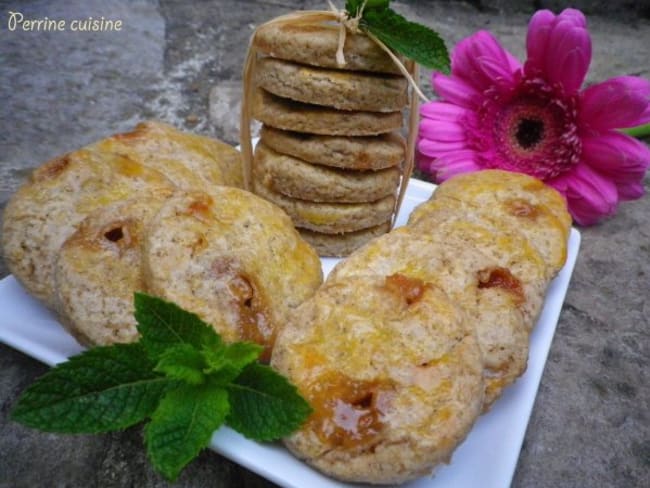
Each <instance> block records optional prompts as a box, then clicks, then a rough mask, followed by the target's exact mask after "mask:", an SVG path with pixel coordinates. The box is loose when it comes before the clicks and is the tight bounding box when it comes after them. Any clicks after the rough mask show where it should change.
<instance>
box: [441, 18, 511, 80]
mask: <svg viewBox="0 0 650 488" xmlns="http://www.w3.org/2000/svg"><path fill="white" fill-rule="evenodd" d="M520 67H521V65H520V64H519V62H517V61H516V60H515V58H514V57H513V56H512V55H511V54H510V53H508V52H507V51H506V50H505V49H504V48H503V47H502V46H501V45H500V44H499V41H497V40H496V38H495V37H494V36H493V35H492V34H491V33H489V32H487V31H479V32H477V33H476V34H474V35H472V36H470V37H468V38H466V39H463V40H462V41H460V42H459V43H458V44H457V45H456V47H455V48H454V52H453V54H452V62H451V70H452V73H453V74H454V76H457V77H459V78H461V79H463V80H464V81H465V82H467V83H468V84H470V85H471V86H473V87H474V88H476V89H477V90H478V91H480V92H482V91H484V90H485V89H487V88H489V87H491V86H498V85H505V86H509V85H512V83H513V82H514V78H513V74H514V72H515V71H517V70H518V69H519V68H520Z"/></svg>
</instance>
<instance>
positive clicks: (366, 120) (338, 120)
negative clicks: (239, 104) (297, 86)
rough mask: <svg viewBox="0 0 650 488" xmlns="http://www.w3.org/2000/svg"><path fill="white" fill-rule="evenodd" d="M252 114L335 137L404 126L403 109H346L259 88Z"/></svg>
mask: <svg viewBox="0 0 650 488" xmlns="http://www.w3.org/2000/svg"><path fill="white" fill-rule="evenodd" d="M252 113H253V117H254V118H256V119H257V120H259V121H260V122H262V123H263V124H266V125H270V126H271V127H275V128H277V129H284V130H291V131H296V132H308V133H310V134H322V135H332V136H341V135H344V136H372V135H376V134H382V133H384V132H392V131H394V130H397V129H399V128H400V127H401V126H402V112H399V111H398V112H365V111H364V112H362V111H343V110H336V109H333V108H328V107H322V106H319V105H312V104H307V103H303V102H296V101H293V100H289V99H286V98H281V97H277V96H275V95H273V94H271V93H269V92H267V91H266V90H262V89H261V88H258V89H256V90H255V94H254V96H253V106H252Z"/></svg>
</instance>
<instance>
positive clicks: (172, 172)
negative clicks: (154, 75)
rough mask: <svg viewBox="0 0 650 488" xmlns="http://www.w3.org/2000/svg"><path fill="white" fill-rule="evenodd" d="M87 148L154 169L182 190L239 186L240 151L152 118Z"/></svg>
mask: <svg viewBox="0 0 650 488" xmlns="http://www.w3.org/2000/svg"><path fill="white" fill-rule="evenodd" d="M89 149H90V150H94V151H98V152H107V153H115V154H121V155H124V156H128V157H129V158H131V159H133V160H135V161H138V162H140V163H142V164H146V165H147V166H149V167H151V168H154V169H157V170H159V171H160V172H162V173H163V174H164V175H165V176H167V177H168V178H169V179H170V180H171V181H173V182H174V183H175V184H176V185H177V186H178V187H179V188H183V189H185V190H198V189H209V188H211V187H212V186H214V185H226V186H235V187H238V188H242V187H243V177H244V176H243V167H242V162H241V153H240V152H239V151H238V150H236V149H235V148H234V147H232V146H231V145H229V144H226V143H224V142H221V141H218V140H216V139H213V138H210V137H205V136H200V135H197V134H190V133H187V132H182V131H179V130H177V129H175V128H174V127H172V126H171V125H168V124H164V123H161V122H156V121H146V122H142V123H140V124H138V125H137V126H136V127H135V129H134V130H132V131H130V132H126V133H123V134H116V135H113V136H111V137H108V138H106V139H102V140H101V141H98V142H96V143H94V144H92V145H91V146H89Z"/></svg>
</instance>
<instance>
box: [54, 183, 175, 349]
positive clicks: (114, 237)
mask: <svg viewBox="0 0 650 488" xmlns="http://www.w3.org/2000/svg"><path fill="white" fill-rule="evenodd" d="M171 194H172V192H171V191H164V192H158V193H151V192H147V193H143V194H140V195H138V196H136V197H134V198H130V199H128V200H123V201H118V202H114V203H112V204H110V205H107V206H106V207H102V208H99V209H97V210H96V211H94V212H92V213H90V214H89V215H88V216H87V217H86V218H85V219H84V220H83V221H82V222H81V223H80V224H79V227H78V229H77V230H76V232H74V233H73V234H72V235H71V236H70V237H69V238H68V239H67V240H66V241H65V242H64V243H63V245H62V246H61V249H60V250H59V252H58V257H57V260H56V267H55V273H54V275H55V283H56V309H57V311H58V312H59V318H60V321H61V323H62V324H63V325H64V327H65V328H66V329H67V330H68V332H70V333H71V334H72V335H73V336H74V337H75V338H76V339H77V341H78V342H79V343H81V344H83V345H85V346H96V345H100V346H106V345H109V344H114V343H124V342H133V341H136V340H137V338H138V331H137V328H136V321H135V318H134V316H133V313H134V306H133V294H134V292H136V291H144V289H145V287H144V282H143V279H142V272H141V266H140V264H141V257H142V252H141V248H142V242H143V240H144V229H145V227H146V225H147V223H148V222H149V220H150V219H151V218H152V217H153V216H154V215H155V214H156V212H157V211H158V209H159V208H160V206H162V204H163V202H164V201H165V200H166V199H167V198H169V197H170V196H171Z"/></svg>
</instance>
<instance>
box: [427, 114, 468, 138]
mask: <svg viewBox="0 0 650 488" xmlns="http://www.w3.org/2000/svg"><path fill="white" fill-rule="evenodd" d="M419 136H420V137H421V138H422V139H431V140H434V141H449V142H455V141H465V140H466V139H467V133H466V131H465V127H464V126H463V125H462V124H458V123H455V122H442V121H435V120H430V119H423V120H422V121H421V122H420V132H419Z"/></svg>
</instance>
